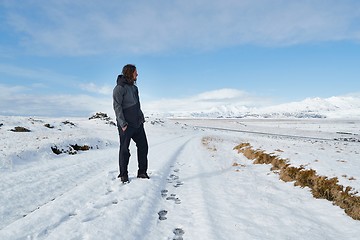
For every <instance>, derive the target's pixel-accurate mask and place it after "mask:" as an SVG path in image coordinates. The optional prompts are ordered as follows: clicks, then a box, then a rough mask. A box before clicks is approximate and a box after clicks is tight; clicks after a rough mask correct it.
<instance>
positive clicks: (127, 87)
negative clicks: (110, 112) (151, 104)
mask: <svg viewBox="0 0 360 240" xmlns="http://www.w3.org/2000/svg"><path fill="white" fill-rule="evenodd" d="M113 107H114V111H115V115H116V122H117V126H118V128H119V130H120V128H123V127H125V126H126V125H128V126H130V127H135V128H138V127H140V126H141V124H143V123H144V122H145V118H144V114H143V112H142V111H141V108H140V100H139V91H138V88H137V86H136V85H134V84H131V83H129V82H128V81H127V80H126V78H125V77H124V76H123V75H119V76H118V78H117V85H116V86H115V88H114V91H113Z"/></svg>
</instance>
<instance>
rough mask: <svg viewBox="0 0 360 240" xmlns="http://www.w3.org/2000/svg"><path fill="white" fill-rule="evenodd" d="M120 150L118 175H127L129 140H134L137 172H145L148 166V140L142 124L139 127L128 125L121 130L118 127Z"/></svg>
mask: <svg viewBox="0 0 360 240" xmlns="http://www.w3.org/2000/svg"><path fill="white" fill-rule="evenodd" d="M119 132H120V150H119V168H120V177H122V176H126V175H128V164H129V158H130V150H129V146H130V141H131V139H132V140H134V142H135V143H136V147H137V157H138V168H139V170H138V174H141V173H146V171H147V168H148V159H147V154H148V148H149V147H148V142H147V139H146V134H145V130H144V126H143V125H141V126H140V127H139V128H133V127H130V126H128V127H127V129H126V130H125V132H124V131H122V130H121V129H120V131H119Z"/></svg>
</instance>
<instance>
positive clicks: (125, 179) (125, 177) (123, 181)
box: [120, 175, 129, 183]
mask: <svg viewBox="0 0 360 240" xmlns="http://www.w3.org/2000/svg"><path fill="white" fill-rule="evenodd" d="M120 179H121V182H122V183H128V182H129V177H128V175H125V176H121V177H120Z"/></svg>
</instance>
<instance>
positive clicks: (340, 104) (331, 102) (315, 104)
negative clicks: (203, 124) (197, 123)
mask: <svg viewBox="0 0 360 240" xmlns="http://www.w3.org/2000/svg"><path fill="white" fill-rule="evenodd" d="M170 115H171V116H173V117H197V118H250V117H255V118H356V119H357V118H360V97H359V96H340V97H330V98H318V97H316V98H306V99H305V100H303V101H300V102H291V103H285V104H280V105H275V106H271V107H261V108H255V107H246V106H238V105H235V104H228V105H222V106H218V107H213V108H211V109H206V110H202V111H193V112H177V113H171V114H170Z"/></svg>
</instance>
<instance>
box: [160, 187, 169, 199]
mask: <svg viewBox="0 0 360 240" xmlns="http://www.w3.org/2000/svg"><path fill="white" fill-rule="evenodd" d="M167 193H168V190H166V189H164V190H161V196H162V197H163V198H165V197H166V196H167Z"/></svg>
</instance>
